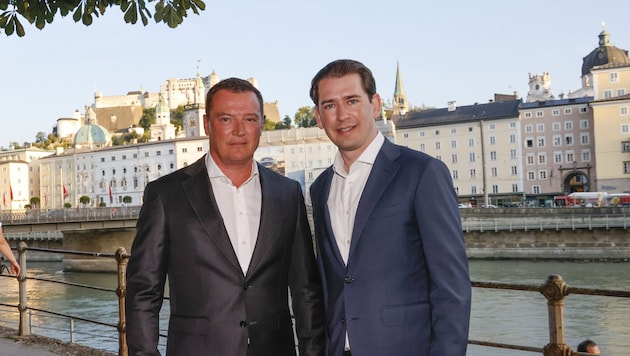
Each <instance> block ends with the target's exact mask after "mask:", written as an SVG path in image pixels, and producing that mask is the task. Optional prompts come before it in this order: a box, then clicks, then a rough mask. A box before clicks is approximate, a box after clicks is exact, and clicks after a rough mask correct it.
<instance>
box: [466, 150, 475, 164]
mask: <svg viewBox="0 0 630 356" xmlns="http://www.w3.org/2000/svg"><path fill="white" fill-rule="evenodd" d="M474 161H475V153H474V152H470V153H469V154H468V162H474Z"/></svg>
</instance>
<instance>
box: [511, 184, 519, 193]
mask: <svg viewBox="0 0 630 356" xmlns="http://www.w3.org/2000/svg"><path fill="white" fill-rule="evenodd" d="M516 192H518V184H516V183H513V184H512V193H516Z"/></svg>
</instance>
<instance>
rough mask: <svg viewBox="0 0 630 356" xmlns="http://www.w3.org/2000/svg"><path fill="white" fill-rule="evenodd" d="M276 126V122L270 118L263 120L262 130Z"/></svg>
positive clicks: (273, 128) (268, 129)
mask: <svg viewBox="0 0 630 356" xmlns="http://www.w3.org/2000/svg"><path fill="white" fill-rule="evenodd" d="M276 128H277V124H276V123H275V122H273V121H271V120H265V123H264V124H263V131H273V130H275V129H276Z"/></svg>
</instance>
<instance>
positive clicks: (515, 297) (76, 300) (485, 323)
mask: <svg viewBox="0 0 630 356" xmlns="http://www.w3.org/2000/svg"><path fill="white" fill-rule="evenodd" d="M61 269H62V265H61V263H58V262H39V263H34V262H33V263H29V264H28V270H29V277H33V276H37V277H40V278H51V279H56V280H63V281H68V282H73V283H79V284H88V285H97V286H100V287H102V288H107V289H112V290H114V289H115V288H116V282H117V279H116V278H117V277H116V276H115V275H113V274H96V273H64V272H62V271H61ZM470 271H471V277H472V279H473V280H474V281H486V282H490V281H493V282H504V283H517V284H527V285H536V286H538V285H541V284H543V283H544V281H545V280H546V278H547V276H548V275H550V274H559V275H561V276H562V277H563V279H564V280H565V282H566V283H567V284H568V285H569V286H570V287H585V288H599V289H614V290H626V291H628V290H630V278H628V276H630V262H625V263H612V262H610V263H605V262H562V261H483V260H471V261H470ZM28 298H29V299H28V302H29V306H30V307H34V308H40V309H46V310H53V311H56V312H61V313H66V314H71V315H74V316H78V317H81V318H87V319H95V320H98V321H100V322H102V323H107V324H112V325H115V324H116V323H117V322H118V302H117V298H116V295H115V293H114V292H103V291H98V290H90V289H84V288H79V287H73V286H67V285H62V284H53V283H49V282H43V281H35V280H28ZM0 303H6V304H11V305H16V304H17V303H18V284H17V282H16V281H15V279H14V278H4V277H3V278H0ZM167 307H168V305H167V303H165V308H163V314H162V321H163V325H164V327H162V329H165V328H166V320H167V318H168V316H167V314H168V308H167ZM564 316H565V337H566V340H567V342H568V344H569V345H571V347H572V348H573V349H574V350H575V349H576V347H577V344H578V343H579V342H580V341H581V340H583V339H585V338H591V339H593V340H595V341H596V342H597V343H598V344H599V345H600V349H601V350H602V355H608V356H611V355H614V356H625V355H630V321H629V318H628V317H629V316H630V299H627V298H613V297H597V296H582V295H569V296H567V298H566V299H565V312H564ZM547 320H548V319H547V304H546V299H545V298H544V296H543V295H542V294H540V293H538V292H527V291H504V290H495V289H483V288H473V307H472V316H471V328H470V339H471V340H477V341H489V342H496V343H504V344H515V345H521V346H529V347H541V348H542V347H543V346H544V345H545V344H547V343H548V341H549V331H548V321H547ZM17 323H18V315H17V310H16V308H14V307H5V306H1V305H0V324H2V325H4V326H10V327H13V328H17V325H18V324H17ZM32 324H33V325H34V327H33V329H32V332H33V333H36V334H42V335H46V336H51V337H55V338H58V339H61V340H64V341H70V322H69V321H68V320H67V319H60V318H57V317H55V318H50V317H47V316H46V317H45V316H42V315H41V314H40V313H34V315H33V316H32ZM74 330H75V333H74V341H75V342H77V343H79V344H83V345H87V346H91V347H95V348H99V349H103V350H108V351H111V352H112V353H117V352H118V339H117V331H116V329H115V328H114V327H109V326H102V325H94V324H90V323H85V322H81V321H75V324H74ZM163 333H165V331H163ZM164 348H165V347H164V345H161V346H160V349H161V351H162V353H164ZM536 354H537V353H532V352H526V351H515V350H504V349H495V348H488V347H482V346H476V345H470V346H469V348H468V353H467V356H499V355H501V356H504V355H514V356H527V355H536Z"/></svg>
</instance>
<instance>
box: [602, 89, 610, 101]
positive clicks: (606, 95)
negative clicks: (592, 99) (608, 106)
mask: <svg viewBox="0 0 630 356" xmlns="http://www.w3.org/2000/svg"><path fill="white" fill-rule="evenodd" d="M610 98H612V90H610V89H607V90H604V99H610Z"/></svg>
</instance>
